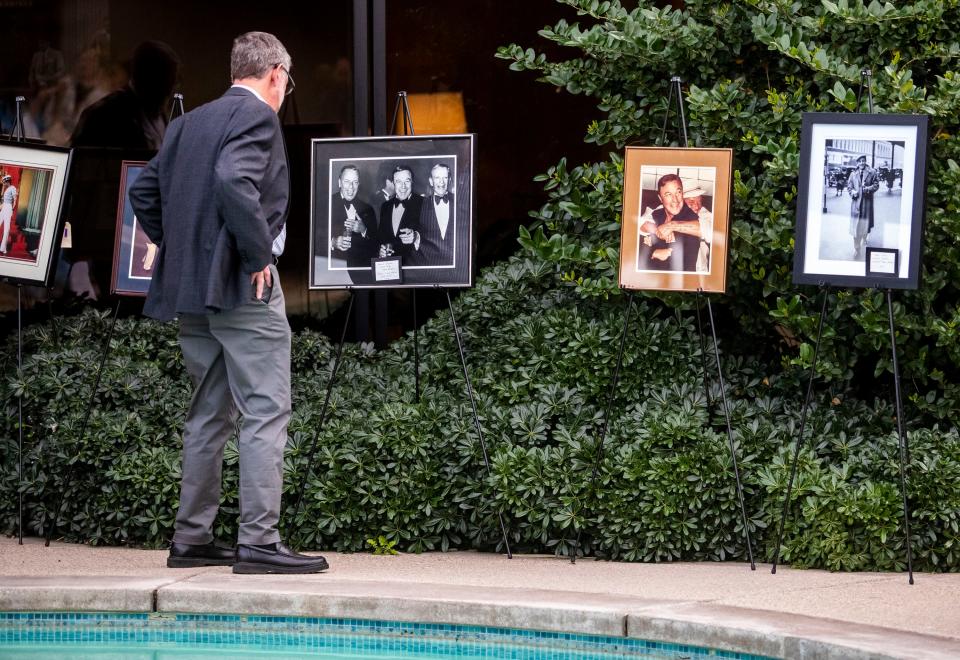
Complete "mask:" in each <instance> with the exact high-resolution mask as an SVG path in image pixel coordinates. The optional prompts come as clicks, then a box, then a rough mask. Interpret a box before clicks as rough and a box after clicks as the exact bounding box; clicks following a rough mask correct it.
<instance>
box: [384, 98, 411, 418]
mask: <svg viewBox="0 0 960 660" xmlns="http://www.w3.org/2000/svg"><path fill="white" fill-rule="evenodd" d="M401 109H402V110H403V133H401V135H415V132H414V130H413V117H412V116H411V115H410V105H409V104H408V103H407V93H406V92H405V91H402V90H401V91H399V92H397V103H396V104H395V105H394V106H393V119H391V120H390V129H391V130H395V127H396V125H397V115H398V114H399V113H400V110H401ZM381 183H382V182H381ZM411 296H412V297H413V386H414V397H415V398H414V401H416V402H417V403H420V336H419V334H418V329H417V325H418V324H417V290H416V289H412V290H411Z"/></svg>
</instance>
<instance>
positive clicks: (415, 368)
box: [413, 289, 420, 403]
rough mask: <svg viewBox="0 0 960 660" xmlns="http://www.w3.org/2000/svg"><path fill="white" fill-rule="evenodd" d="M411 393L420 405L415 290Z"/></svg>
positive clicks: (415, 293) (415, 291) (415, 299)
mask: <svg viewBox="0 0 960 660" xmlns="http://www.w3.org/2000/svg"><path fill="white" fill-rule="evenodd" d="M413 386H414V389H413V393H414V396H415V397H416V398H415V399H414V402H415V403H420V335H419V333H418V330H417V290H416V289H413Z"/></svg>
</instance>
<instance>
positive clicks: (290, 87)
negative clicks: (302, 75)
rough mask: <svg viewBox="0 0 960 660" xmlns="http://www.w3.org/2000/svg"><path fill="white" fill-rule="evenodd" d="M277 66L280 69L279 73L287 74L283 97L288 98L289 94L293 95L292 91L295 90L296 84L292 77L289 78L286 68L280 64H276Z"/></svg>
mask: <svg viewBox="0 0 960 660" xmlns="http://www.w3.org/2000/svg"><path fill="white" fill-rule="evenodd" d="M277 66H278V67H280V70H281V71H283V72H284V73H285V74H287V89H286V91H284V93H283V95H284V96H290V95H291V94H293V91H294V90H295V89H296V88H297V83H295V82H294V81H293V76H291V75H290V72H289V71H287V67H285V66H283V65H282V64H278V65H277Z"/></svg>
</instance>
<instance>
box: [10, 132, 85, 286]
mask: <svg viewBox="0 0 960 660" xmlns="http://www.w3.org/2000/svg"><path fill="white" fill-rule="evenodd" d="M71 156H72V151H71V150H70V149H63V148H60V147H48V146H44V145H36V144H25V143H18V142H7V141H3V142H0V279H3V280H7V281H9V282H13V283H16V284H31V285H34V286H48V285H49V283H50V278H51V277H52V275H53V272H54V270H55V269H54V267H53V266H54V264H55V263H56V256H57V250H58V249H59V247H60V237H61V235H62V234H63V206H64V200H65V199H66V188H67V174H68V173H69V171H70V161H71Z"/></svg>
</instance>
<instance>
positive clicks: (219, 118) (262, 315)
mask: <svg viewBox="0 0 960 660" xmlns="http://www.w3.org/2000/svg"><path fill="white" fill-rule="evenodd" d="M290 66H291V61H290V55H289V54H288V53H287V51H286V49H285V48H284V47H283V44H281V43H280V41H279V40H278V39H277V38H276V37H274V36H273V35H271V34H267V33H265V32H248V33H246V34H242V35H240V36H239V37H237V38H236V39H235V40H234V42H233V50H232V52H231V54H230V72H231V76H232V78H233V86H232V87H231V88H230V89H229V90H227V92H226V93H225V94H224V95H223V96H221V97H220V98H219V99H217V100H215V101H212V102H210V103H207V104H206V105H203V106H201V107H199V108H197V109H196V110H193V111H192V112H189V113H187V114H186V115H184V116H182V117H179V118H178V119H176V120H175V121H174V122H173V123H172V124H171V125H170V128H169V129H168V130H167V133H166V136H165V138H164V141H163V146H162V147H161V148H160V153H158V154H157V156H156V157H155V158H154V159H153V160H151V161H150V163H149V164H148V165H147V166H146V168H145V169H144V170H143V172H141V174H140V176H139V177H138V178H137V180H136V182H135V183H134V185H133V187H132V188H131V190H130V201H131V203H132V204H133V208H134V211H135V212H136V214H137V217H138V218H139V220H140V223H141V224H142V225H143V229H144V231H145V232H146V233H147V235H148V236H149V237H150V240H151V241H153V242H154V243H156V244H157V245H159V246H160V247H159V251H158V254H157V265H156V270H155V273H154V276H153V280H152V281H151V283H150V290H149V292H148V294H147V299H146V302H145V304H144V314H146V315H147V316H151V317H153V318H156V319H160V320H170V319H173V318H174V317H178V318H179V320H180V346H181V349H182V350H183V359H184V364H185V366H186V368H187V371H188V372H189V374H190V377H191V380H192V381H193V383H194V387H195V391H194V394H193V399H192V401H191V403H190V409H189V411H188V412H187V418H186V421H185V424H184V432H183V476H182V482H181V490H180V508H179V510H178V512H177V519H176V524H175V529H174V535H173V543H172V544H171V547H170V555H169V557H168V559H167V566H169V567H173V568H177V567H191V566H206V565H230V564H233V572H234V573H314V572H318V571H322V570H324V569H326V568H327V562H326V560H325V559H324V558H323V557H310V556H306V555H301V554H298V553H295V552H292V551H291V550H289V549H288V548H287V547H285V546H284V545H283V543H281V542H280V535H279V532H278V531H277V523H278V521H279V517H280V494H281V490H282V485H283V450H284V447H285V446H286V441H287V422H288V420H289V418H290V326H289V324H288V323H287V318H286V313H285V310H284V299H283V292H282V290H281V289H280V282H279V279H278V277H277V272H276V268H275V266H274V265H273V259H274V257H275V256H276V255H279V254H280V252H282V250H283V245H282V244H283V237H284V236H285V231H284V229H285V227H284V223H285V220H286V215H287V206H288V200H289V177H288V172H287V156H286V148H285V147H284V143H283V137H282V135H281V132H280V122H279V121H278V120H277V112H278V111H279V109H280V105H281V104H282V103H283V99H284V96H285V94H287V93H289V92H290V91H292V89H293V80H292V79H291V78H290ZM238 411H239V412H240V414H241V415H242V416H243V426H242V427H241V430H240V436H239V439H238V445H239V452H240V527H239V533H238V545H237V549H236V552H235V553H234V551H233V550H231V549H229V548H223V547H221V546H219V545H217V544H215V543H214V540H213V523H214V519H215V518H216V515H217V509H218V505H219V500H220V484H221V479H220V476H221V468H222V464H223V448H224V445H225V444H226V442H227V439H228V438H229V437H230V435H231V434H232V432H233V428H234V421H235V417H236V414H237V412H238Z"/></svg>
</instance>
